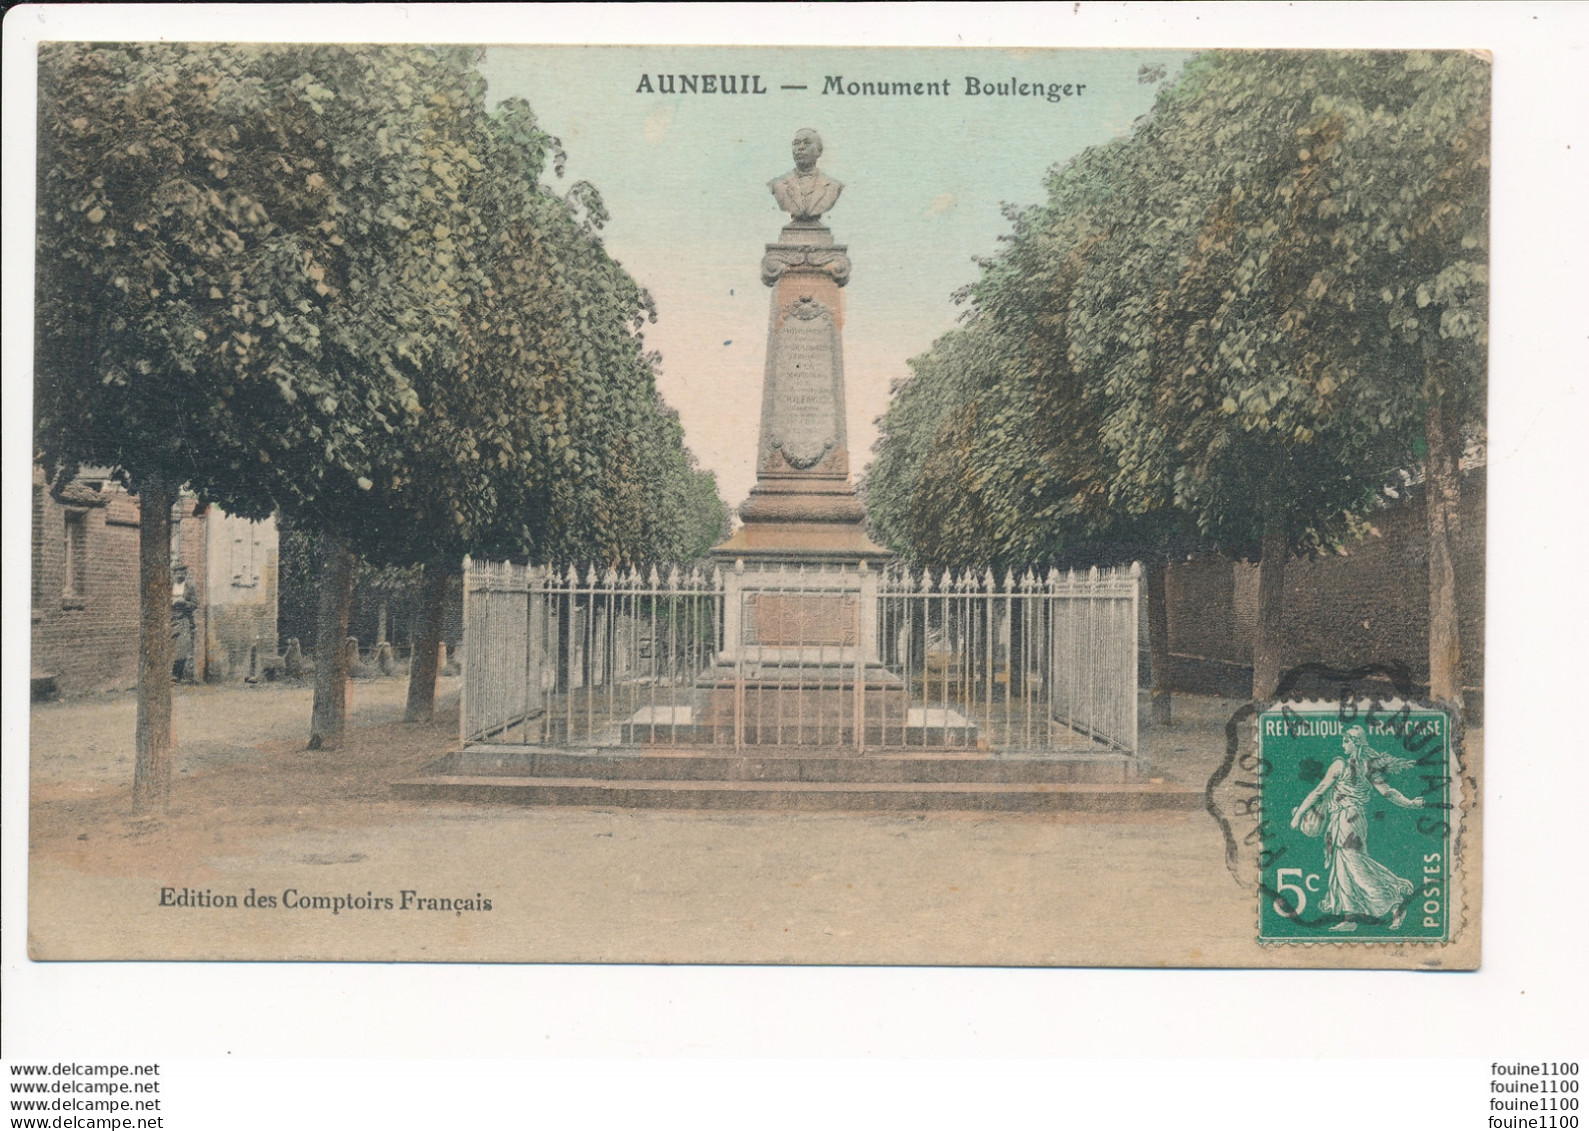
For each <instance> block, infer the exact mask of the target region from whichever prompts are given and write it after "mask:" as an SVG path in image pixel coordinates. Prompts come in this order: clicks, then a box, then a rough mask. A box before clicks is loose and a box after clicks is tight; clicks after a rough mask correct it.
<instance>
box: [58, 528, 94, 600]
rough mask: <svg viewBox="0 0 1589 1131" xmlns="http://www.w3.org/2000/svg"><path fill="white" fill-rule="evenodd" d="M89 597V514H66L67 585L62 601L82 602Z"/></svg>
mask: <svg viewBox="0 0 1589 1131" xmlns="http://www.w3.org/2000/svg"><path fill="white" fill-rule="evenodd" d="M87 596H88V512H87V511H67V512H66V583H65V584H64V585H63V586H62V587H61V599H62V600H64V601H72V602H79V603H80V602H81V601H82V600H83V599H84V598H85V597H87Z"/></svg>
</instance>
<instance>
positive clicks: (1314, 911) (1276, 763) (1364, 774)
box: [1258, 704, 1460, 942]
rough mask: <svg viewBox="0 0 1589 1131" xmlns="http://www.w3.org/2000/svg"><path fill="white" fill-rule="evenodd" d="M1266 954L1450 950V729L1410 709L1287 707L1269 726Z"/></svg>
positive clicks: (1262, 730) (1263, 904)
mask: <svg viewBox="0 0 1589 1131" xmlns="http://www.w3.org/2000/svg"><path fill="white" fill-rule="evenodd" d="M1258 771H1259V777H1258V782H1259V790H1260V796H1261V799H1262V801H1261V812H1262V814H1263V816H1262V823H1261V825H1260V849H1259V856H1258V864H1259V869H1260V872H1259V881H1258V893H1259V894H1258V899H1259V929H1258V937H1259V939H1260V940H1261V941H1264V942H1302V941H1347V940H1351V941H1363V942H1371V941H1383V942H1445V941H1447V940H1449V939H1450V938H1451V935H1452V930H1451V921H1452V916H1453V914H1454V913H1459V912H1460V906H1458V907H1457V908H1453V906H1452V890H1451V873H1452V858H1451V857H1452V842H1453V835H1452V826H1453V809H1452V805H1451V799H1452V790H1453V786H1454V775H1453V773H1452V764H1451V728H1450V722H1449V719H1448V718H1447V716H1446V714H1445V713H1444V712H1443V711H1437V710H1433V709H1420V708H1416V707H1412V706H1408V705H1402V704H1391V705H1385V706H1381V705H1378V704H1375V705H1374V706H1372V707H1368V708H1367V709H1366V710H1360V709H1359V708H1358V707H1357V706H1356V705H1354V704H1346V705H1345V706H1344V707H1342V706H1333V707H1324V706H1322V705H1318V706H1317V707H1315V705H1312V704H1308V705H1301V706H1298V705H1286V706H1281V707H1277V708H1275V709H1273V710H1269V711H1265V712H1263V713H1262V714H1260V715H1259V716H1258Z"/></svg>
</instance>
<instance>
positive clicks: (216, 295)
mask: <svg viewBox="0 0 1589 1131" xmlns="http://www.w3.org/2000/svg"><path fill="white" fill-rule="evenodd" d="M484 99H485V85H484V82H483V80H482V79H481V77H480V75H479V73H478V72H477V71H476V69H475V67H474V66H473V56H472V53H471V52H470V51H469V50H468V49H462V48H425V47H409V46H379V47H369V46H360V47H345V46H337V45H276V46H271V45H264V46H228V45H183V44H124V45H93V44H51V45H46V46H45V47H43V48H42V49H41V53H40V98H39V106H40V111H39V115H40V117H39V158H40V159H39V164H38V168H39V182H38V224H37V251H38V280H37V283H38V286H37V311H38V314H37V319H36V338H37V348H36V357H37V368H36V373H35V394H36V395H35V404H36V407H37V418H36V432H35V436H36V445H37V453H38V456H39V458H40V460H41V462H43V464H44V465H45V467H46V470H47V472H48V473H49V474H50V475H51V476H52V477H53V478H55V479H57V480H59V479H60V478H62V477H64V476H68V475H70V474H71V473H72V471H73V470H74V469H75V468H76V467H77V466H78V465H79V464H95V465H104V466H108V467H111V468H113V469H114V471H115V474H116V475H117V476H118V477H120V478H121V480H122V481H123V482H125V483H126V484H127V486H128V487H129V488H130V489H131V490H133V491H134V492H140V493H144V494H146V495H148V494H150V492H151V491H153V492H154V494H155V495H157V496H158V497H162V498H164V497H166V496H167V495H169V494H170V493H171V491H173V490H174V489H175V488H176V487H177V486H180V485H183V484H187V485H189V486H191V487H192V488H193V489H194V490H195V491H196V492H198V493H199V494H200V495H201V496H202V497H204V498H205V499H207V500H210V501H214V502H218V503H220V504H221V505H222V506H224V507H225V508H226V509H227V510H229V511H232V512H233V513H237V514H243V515H248V516H251V517H263V516H264V515H266V514H269V513H271V512H273V511H275V512H278V513H281V514H283V515H284V516H286V517H287V518H289V519H291V520H292V521H294V522H295V523H297V524H298V525H299V527H300V528H302V529H305V530H313V531H317V532H319V533H321V534H327V535H330V536H331V537H332V538H333V540H334V541H335V542H336V543H337V544H338V545H337V546H331V545H329V544H328V547H327V556H326V560H327V562H331V561H332V560H333V559H336V558H338V557H339V556H340V555H344V554H346V553H348V552H350V551H352V552H357V553H359V554H362V555H364V556H366V557H367V558H369V559H371V560H373V561H375V562H376V563H378V564H389V565H406V564H411V563H426V564H427V565H432V566H442V565H444V564H445V563H456V562H457V561H458V560H459V559H461V557H462V556H463V555H464V554H466V553H489V554H513V555H521V556H522V555H530V556H544V555H546V554H549V553H563V554H570V553H577V554H579V555H581V556H587V557H601V558H609V559H616V558H619V557H638V556H642V555H644V554H646V553H648V552H653V551H654V550H655V549H658V548H662V547H670V548H671V547H677V546H684V545H691V546H693V545H695V544H698V543H700V542H701V541H702V540H703V539H709V538H710V537H711V536H712V534H707V533H703V532H704V531H706V530H707V529H709V528H710V529H711V530H712V532H713V533H715V531H716V529H717V528H718V527H720V525H721V522H720V519H719V517H718V516H717V515H716V514H715V513H714V511H713V507H712V506H711V505H710V504H709V503H708V502H707V500H706V499H705V494H704V492H705V487H706V485H707V483H708V482H709V481H708V480H704V479H702V478H701V477H700V476H699V474H698V473H696V472H694V470H693V468H692V467H691V465H690V463H689V456H688V453H687V452H686V451H685V449H684V448H683V442H682V440H683V438H682V433H681V432H680V431H679V429H678V428H677V421H676V419H675V418H673V417H672V416H671V414H670V413H668V411H667V410H666V409H665V407H664V406H662V405H661V403H660V401H659V399H658V398H657V395H656V388H655V373H654V359H653V358H652V357H651V356H650V355H647V354H646V353H645V351H644V347H643V341H642V339H641V337H640V335H639V329H640V326H641V324H642V322H643V320H644V318H645V317H647V316H649V313H650V300H649V298H648V297H647V296H646V295H645V294H644V292H643V291H641V290H640V288H639V287H638V285H637V284H635V282H634V281H633V280H632V279H631V278H629V276H628V275H627V274H626V273H625V272H624V271H623V270H622V268H621V267H620V266H619V265H618V264H617V263H616V262H615V261H613V260H612V259H611V257H610V256H609V255H608V254H607V253H606V251H605V249H604V248H603V247H602V245H601V243H600V240H599V238H598V236H597V230H598V229H599V228H600V225H601V223H602V222H603V221H604V220H605V218H606V213H605V207H604V205H603V203H602V201H601V198H600V195H599V194H598V193H597V192H596V191H595V189H594V188H593V187H592V186H589V185H586V184H576V185H575V186H573V187H572V188H571V189H570V190H569V191H568V192H567V193H566V194H563V195H559V194H557V193H556V192H554V191H552V190H551V189H550V188H549V187H548V186H547V185H546V184H545V183H544V182H543V177H542V174H543V172H544V171H545V169H546V166H547V165H548V163H550V164H551V165H552V166H553V171H554V172H555V173H556V174H558V175H561V172H562V168H561V166H562V158H561V150H560V147H559V146H558V144H557V142H556V140H555V139H554V138H551V137H550V136H549V135H547V134H546V133H545V132H544V131H542V130H541V129H540V128H539V127H538V125H537V124H536V122H535V119H534V115H533V114H532V113H531V112H530V109H529V107H528V106H526V105H524V104H522V103H514V104H508V105H505V106H504V107H503V108H502V109H501V110H500V111H499V112H498V113H496V114H489V113H488V112H487V111H486V107H485V102H484ZM151 497H153V496H151ZM713 497H714V498H715V489H714V491H713ZM658 506H662V507H670V508H672V509H671V510H669V511H667V513H665V514H662V513H652V512H650V511H648V510H647V508H654V507H658ZM719 506H720V504H719ZM692 524H693V525H692ZM339 547H340V548H339ZM333 551H335V552H333ZM344 564H345V563H344ZM157 568H158V563H153V562H150V561H145V563H144V569H145V573H146V574H147V573H149V571H150V570H152V569H157ZM328 568H329V567H328ZM333 572H335V573H336V574H337V575H338V576H351V572H350V571H349V570H348V569H345V568H341V567H340V566H339V568H338V569H337V570H335V571H333ZM147 580H148V579H147V578H146V581H147ZM144 588H145V591H146V593H153V592H155V591H157V590H158V589H159V588H160V586H159V585H153V586H151V585H148V584H146V585H145V587H144ZM145 619H146V620H148V621H149V623H153V621H152V620H149V618H145ZM335 644H336V642H335V641H330V642H328V643H327V647H330V648H333V649H334V648H335ZM332 654H335V652H334V651H333V653H332Z"/></svg>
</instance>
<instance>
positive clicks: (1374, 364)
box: [868, 51, 1489, 619]
mask: <svg viewBox="0 0 1589 1131" xmlns="http://www.w3.org/2000/svg"><path fill="white" fill-rule="evenodd" d="M1488 100H1489V75H1488V66H1487V64H1486V63H1485V62H1484V61H1483V60H1481V59H1478V58H1476V57H1474V56H1472V55H1469V54H1466V53H1460V52H1436V53H1430V52H1383V53H1364V52H1356V53H1339V52H1313V53H1310V52H1289V51H1288V52H1241V53H1234V52H1213V53H1208V54H1205V55H1202V56H1200V57H1199V58H1197V59H1196V60H1194V61H1193V62H1192V63H1190V64H1189V65H1188V66H1187V68H1186V69H1185V71H1184V72H1183V74H1182V76H1181V78H1180V79H1179V81H1178V82H1177V83H1175V84H1174V85H1173V86H1171V87H1169V88H1167V89H1165V90H1163V91H1161V93H1160V96H1159V98H1158V100H1157V102H1156V104H1155V106H1154V109H1153V111H1152V113H1151V114H1150V115H1148V116H1147V117H1146V118H1144V119H1143V120H1142V121H1141V122H1139V123H1138V125H1137V127H1136V128H1135V129H1134V130H1133V132H1132V133H1131V134H1130V135H1129V136H1127V137H1125V138H1122V139H1119V140H1117V141H1115V142H1112V143H1110V144H1108V145H1104V146H1099V147H1096V148H1094V149H1091V150H1088V151H1087V152H1085V153H1083V154H1081V155H1080V156H1078V157H1077V158H1076V159H1075V160H1073V161H1071V162H1070V163H1069V164H1067V165H1065V166H1064V167H1062V168H1056V169H1055V170H1053V171H1052V172H1051V173H1050V176H1049V178H1048V183H1047V189H1048V193H1047V199H1046V200H1045V201H1044V202H1043V203H1042V204H1040V205H1037V206H1035V207H1033V208H1030V209H1027V210H1024V211H1019V212H1014V213H1012V231H1011V233H1010V234H1009V235H1008V236H1007V237H1006V238H1005V240H1004V246H1003V247H1002V249H1001V250H1000V252H999V254H997V255H996V256H994V257H992V258H990V259H989V260H987V261H986V262H985V263H984V264H983V273H982V277H981V278H980V279H979V281H978V282H977V283H976V284H974V285H973V286H972V287H971V288H970V289H969V297H970V299H971V300H972V310H971V313H970V316H969V317H968V319H967V325H966V327H965V328H964V329H963V330H961V331H957V332H956V333H955V334H952V335H949V336H948V337H946V338H945V339H943V340H941V341H940V342H939V343H938V344H937V345H935V347H934V349H933V351H932V352H931V353H929V354H928V355H927V356H926V357H925V358H921V359H917V360H916V361H915V362H913V363H912V368H913V376H912V378H911V380H910V382H909V383H908V384H907V385H906V386H905V388H904V389H903V390H901V392H900V394H899V396H898V398H897V399H896V402H895V404H894V406H893V407H892V408H891V409H890V412H889V414H888V416H887V417H886V418H885V420H884V422H883V423H884V438H883V441H882V443H881V447H880V453H879V457H878V460H877V463H876V464H875V465H874V468H873V471H872V473H871V476H870V477H869V481H868V490H869V493H870V498H871V499H872V500H874V513H875V514H876V515H877V523H878V526H879V530H880V532H881V533H882V534H883V536H884V537H885V538H887V539H888V540H889V542H890V543H891V544H892V545H893V546H894V547H895V548H896V549H899V550H901V551H903V552H905V553H907V554H912V555H914V556H918V557H925V558H929V559H931V558H934V557H936V558H938V559H947V560H948V561H950V562H960V563H964V564H980V563H981V562H984V561H987V560H990V559H991V560H994V561H999V560H1001V559H1005V558H1008V557H1010V556H1012V555H1021V554H1024V555H1027V556H1029V557H1035V558H1043V557H1064V556H1066V555H1067V554H1071V555H1076V554H1082V555H1090V554H1101V555H1102V556H1110V554H1114V555H1121V556H1123V555H1127V554H1129V555H1133V556H1141V555H1142V553H1143V551H1144V550H1147V551H1148V552H1149V553H1151V552H1152V551H1153V550H1154V548H1155V547H1156V548H1157V549H1158V552H1159V553H1160V554H1162V553H1163V552H1164V549H1165V547H1172V546H1173V547H1185V546H1188V545H1193V544H1199V545H1203V546H1207V547H1211V548H1215V549H1219V550H1222V551H1224V552H1227V553H1230V554H1232V555H1236V556H1241V557H1252V558H1256V557H1258V556H1260V554H1262V555H1263V557H1264V561H1265V564H1266V568H1269V567H1272V568H1273V569H1275V570H1278V569H1279V568H1281V567H1282V566H1283V562H1284V559H1285V558H1286V557H1288V556H1290V555H1291V554H1294V553H1317V552H1328V551H1330V550H1334V549H1338V548H1340V547H1342V546H1344V545H1346V544H1348V543H1349V542H1351V541H1352V540H1353V539H1355V538H1357V537H1360V536H1361V534H1362V533H1363V532H1364V530H1365V529H1366V527H1367V523H1368V520H1369V519H1370V518H1371V516H1372V514H1373V513H1374V511H1375V510H1376V509H1377V508H1378V507H1379V506H1381V505H1383V502H1384V498H1385V490H1386V488H1387V487H1388V486H1390V485H1391V484H1393V483H1399V482H1400V481H1401V475H1400V473H1401V472H1402V471H1404V470H1405V469H1408V468H1415V467H1418V466H1419V465H1420V462H1421V461H1422V462H1423V463H1424V464H1425V470H1426V474H1427V476H1428V478H1429V479H1430V480H1431V482H1433V481H1434V480H1435V479H1436V478H1437V476H1436V470H1437V469H1436V468H1435V466H1434V463H1433V462H1431V461H1432V460H1433V458H1434V457H1435V456H1441V458H1443V460H1444V462H1443V464H1442V466H1444V467H1446V468H1448V469H1454V468H1455V465H1456V459H1455V456H1454V455H1453V452H1452V449H1453V445H1457V446H1460V444H1461V442H1462V441H1461V435H1462V433H1463V431H1464V429H1466V430H1467V431H1468V432H1470V433H1471V432H1472V430H1473V429H1474V428H1481V427H1482V421H1483V403H1484V390H1485V366H1484V352H1485V346H1486V313H1485V312H1486V306H1487V297H1488V296H1487V266H1486V264H1487V254H1488V245H1487V234H1486V230H1487V218H1488V190H1487V180H1488V128H1489V127H1488V122H1489V116H1488ZM924 423H925V424H926V425H927V426H928V428H929V430H930V435H931V439H930V440H929V441H924V440H923V439H922V438H921V437H920V436H919V435H918V436H916V437H913V438H907V432H908V431H909V430H911V429H915V428H918V427H920V426H921V425H923V424H924ZM1442 453H1443V455H1442ZM1442 474H1444V475H1445V479H1446V481H1450V480H1451V478H1452V476H1453V475H1454V470H1448V471H1447V472H1444V473H1442ZM956 500H963V505H962V506H960V507H959V508H958V509H957V504H956ZM1447 509H1450V508H1449V507H1448V508H1447ZM1431 521H1432V525H1431V532H1432V538H1434V537H1435V535H1434V525H1433V520H1431ZM1442 529H1445V528H1444V527H1442ZM1442 537H1443V535H1442ZM1111 548H1112V549H1111ZM1274 576H1275V578H1276V579H1277V578H1278V574H1275V575H1274ZM1277 585H1278V581H1277V580H1276V581H1275V583H1274V585H1271V586H1270V587H1269V588H1268V589H1267V590H1266V592H1270V593H1275V594H1277V593H1278V589H1277V588H1275V586H1277ZM1260 616H1261V619H1262V614H1260Z"/></svg>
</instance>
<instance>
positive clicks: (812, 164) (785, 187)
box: [767, 129, 844, 223]
mask: <svg viewBox="0 0 1589 1131" xmlns="http://www.w3.org/2000/svg"><path fill="white" fill-rule="evenodd" d="M792 148H793V150H794V161H795V167H794V168H793V169H791V170H789V171H788V172H787V173H785V174H784V175H783V176H781V177H775V178H774V179H772V180H770V181H768V182H767V187H768V188H769V189H771V190H772V195H773V197H774V199H776V200H777V201H778V207H779V208H782V209H783V210H784V211H785V212H787V213H789V216H790V218H791V219H793V220H797V221H802V222H806V223H810V222H813V221H816V220H819V219H820V218H821V216H822V214H823V213H824V212H826V211H828V210H829V209H831V208H832V207H833V206H834V205H835V204H837V203H838V201H839V193H841V192H843V191H844V186H843V185H842V184H841V183H839V182H838V181H835V180H834V179H833V178H832V177H829V176H827V175H826V174H825V173H823V172H822V170H820V169H818V168H817V158H819V157H821V156H822V139H821V138H820V137H819V136H817V131H816V130H809V129H807V130H797V131H796V132H795V136H794V144H793V146H792Z"/></svg>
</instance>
